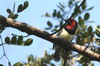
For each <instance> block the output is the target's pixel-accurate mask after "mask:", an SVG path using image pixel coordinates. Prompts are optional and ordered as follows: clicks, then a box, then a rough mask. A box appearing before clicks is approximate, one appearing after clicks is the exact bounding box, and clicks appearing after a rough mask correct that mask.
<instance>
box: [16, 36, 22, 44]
mask: <svg viewBox="0 0 100 66" xmlns="http://www.w3.org/2000/svg"><path fill="white" fill-rule="evenodd" d="M22 43H23V36H19V37H18V40H17V44H18V45H22Z"/></svg>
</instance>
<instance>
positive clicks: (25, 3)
mask: <svg viewBox="0 0 100 66" xmlns="http://www.w3.org/2000/svg"><path fill="white" fill-rule="evenodd" d="M28 6H29V3H28V1H25V2H24V6H23V9H26V8H27V7H28Z"/></svg>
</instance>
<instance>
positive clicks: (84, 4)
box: [82, 2, 86, 10]
mask: <svg viewBox="0 0 100 66" xmlns="http://www.w3.org/2000/svg"><path fill="white" fill-rule="evenodd" d="M85 9H86V2H84V3H83V5H82V10H85Z"/></svg>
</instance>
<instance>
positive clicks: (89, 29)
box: [87, 26, 93, 36]
mask: <svg viewBox="0 0 100 66" xmlns="http://www.w3.org/2000/svg"><path fill="white" fill-rule="evenodd" d="M92 30H93V28H92V26H89V27H88V29H87V32H88V36H90V35H91V33H92Z"/></svg>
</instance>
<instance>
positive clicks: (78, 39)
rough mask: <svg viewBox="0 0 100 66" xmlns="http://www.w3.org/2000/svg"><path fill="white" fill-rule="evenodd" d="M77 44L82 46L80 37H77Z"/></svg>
mask: <svg viewBox="0 0 100 66" xmlns="http://www.w3.org/2000/svg"><path fill="white" fill-rule="evenodd" d="M76 43H77V44H80V36H77V38H76Z"/></svg>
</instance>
